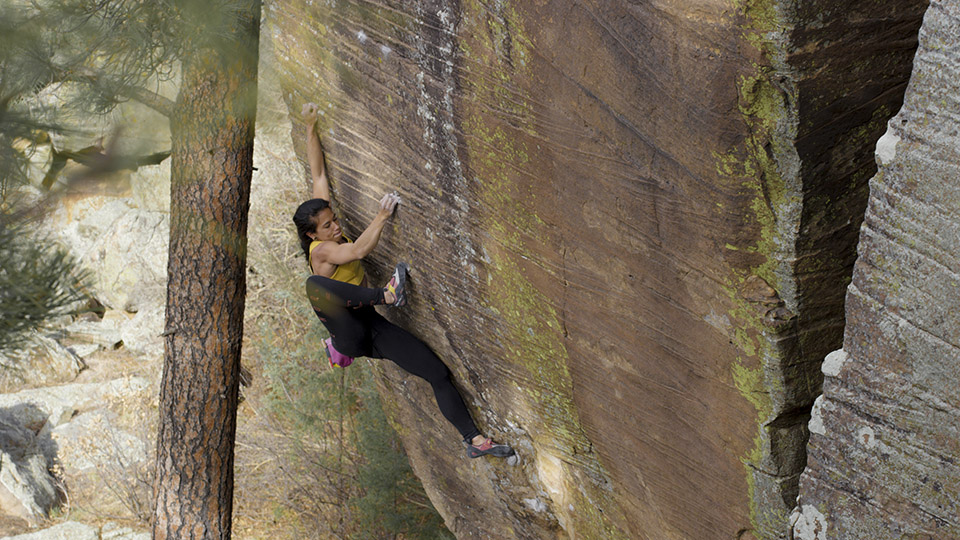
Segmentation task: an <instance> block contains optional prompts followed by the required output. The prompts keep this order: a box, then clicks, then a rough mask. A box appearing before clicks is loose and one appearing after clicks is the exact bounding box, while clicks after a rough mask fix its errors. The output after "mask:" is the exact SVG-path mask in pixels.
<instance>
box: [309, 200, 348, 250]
mask: <svg viewBox="0 0 960 540" xmlns="http://www.w3.org/2000/svg"><path fill="white" fill-rule="evenodd" d="M315 219H316V222H317V229H316V230H315V231H314V232H313V234H311V235H310V237H311V238H313V239H314V240H320V241H321V242H327V241H329V240H334V241H337V242H339V241H340V238H341V237H342V236H343V231H341V230H340V221H339V219H338V218H337V216H336V215H334V213H333V210H331V209H329V208H324V209H323V210H321V211H319V212H317V215H316V218H315Z"/></svg>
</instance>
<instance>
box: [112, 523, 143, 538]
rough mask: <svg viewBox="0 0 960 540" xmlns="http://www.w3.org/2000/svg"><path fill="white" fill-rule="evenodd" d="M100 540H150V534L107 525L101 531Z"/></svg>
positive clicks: (114, 524) (113, 524) (115, 525)
mask: <svg viewBox="0 0 960 540" xmlns="http://www.w3.org/2000/svg"><path fill="white" fill-rule="evenodd" d="M100 540H150V533H148V532H137V531H135V530H133V529H131V528H129V527H121V526H119V525H117V524H116V523H107V524H106V525H104V526H103V527H102V528H101V529H100Z"/></svg>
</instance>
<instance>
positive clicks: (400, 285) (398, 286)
mask: <svg viewBox="0 0 960 540" xmlns="http://www.w3.org/2000/svg"><path fill="white" fill-rule="evenodd" d="M409 270H410V267H409V266H408V265H407V263H405V262H402V263H398V264H397V268H396V269H394V271H393V276H392V277H391V278H390V282H389V283H387V290H388V291H390V292H392V293H393V294H394V296H396V297H397V300H396V301H395V302H394V303H393V304H391V306H393V307H402V306H404V305H406V303H407V272H408V271H409Z"/></svg>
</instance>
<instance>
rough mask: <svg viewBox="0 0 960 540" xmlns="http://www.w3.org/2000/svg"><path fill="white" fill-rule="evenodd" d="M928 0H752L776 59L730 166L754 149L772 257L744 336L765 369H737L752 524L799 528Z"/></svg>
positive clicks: (750, 161) (759, 275)
mask: <svg viewBox="0 0 960 540" xmlns="http://www.w3.org/2000/svg"><path fill="white" fill-rule="evenodd" d="M922 4H923V2H914V3H913V4H911V5H910V6H901V7H899V8H898V9H892V6H891V9H878V8H877V6H875V5H872V4H871V5H869V6H868V5H866V4H864V3H855V4H853V5H849V6H843V7H841V6H839V5H834V4H833V3H831V2H827V1H817V2H810V3H805V4H803V5H799V4H796V5H795V4H793V3H789V2H768V1H763V0H748V1H745V2H743V3H741V4H740V9H741V13H742V16H743V20H744V22H743V23H742V24H741V27H742V28H744V29H745V30H746V31H745V33H744V39H745V41H747V42H748V43H750V44H752V45H753V46H754V47H756V48H757V50H758V51H759V52H760V54H761V56H762V57H763V58H764V60H763V61H762V62H760V63H758V64H755V68H756V70H755V72H754V73H753V74H750V75H746V76H744V77H743V78H742V79H741V84H740V111H741V113H742V115H743V117H744V120H745V122H746V123H747V125H748V126H750V132H751V135H750V136H749V137H748V139H747V141H746V144H745V145H744V148H743V149H742V150H745V152H743V153H742V154H732V155H730V156H727V157H721V160H720V163H721V167H722V168H727V170H732V169H729V167H730V166H731V165H733V164H734V163H736V162H738V159H737V158H734V157H733V156H734V155H741V156H745V158H744V160H743V161H742V162H739V163H737V164H736V165H734V166H733V169H735V170H738V171H739V172H741V173H745V174H746V175H747V176H752V177H753V178H755V179H756V180H757V184H755V187H754V188H753V189H755V190H756V193H757V195H756V201H757V203H756V204H755V205H754V211H755V219H756V220H757V222H758V223H759V224H760V227H761V230H762V232H761V238H760V240H759V242H758V243H757V246H756V248H757V250H758V251H759V252H761V253H764V254H766V256H767V258H766V262H764V263H762V264H760V265H757V266H755V267H753V268H752V269H751V274H750V275H749V276H748V277H747V278H746V279H745V280H743V281H741V284H740V286H739V293H740V299H741V301H742V302H744V304H745V305H743V304H742V306H743V307H745V308H747V313H753V314H755V315H752V316H751V315H748V318H750V317H757V316H758V315H759V317H758V320H759V323H760V324H759V326H758V327H756V330H755V331H754V332H755V333H754V334H753V335H754V336H756V338H750V337H748V335H749V334H745V335H744V336H743V337H741V338H740V339H739V344H740V347H741V348H742V349H743V350H744V351H748V352H749V351H750V350H753V351H756V354H757V355H758V357H759V359H760V365H759V366H758V367H755V368H751V367H747V364H746V363H742V362H741V363H738V364H737V365H735V366H734V378H735V380H737V384H738V388H740V389H741V391H742V392H744V394H745V396H746V397H747V399H748V400H750V401H751V402H752V403H753V404H754V406H755V407H756V409H757V412H758V413H759V417H760V425H759V432H758V438H757V443H756V444H757V446H756V447H755V449H754V450H753V452H752V453H751V454H750V455H749V456H747V457H746V459H745V463H746V464H747V465H748V466H749V469H750V470H751V471H752V472H750V473H749V474H750V476H751V478H750V479H749V484H750V491H751V499H752V500H751V521H752V526H753V527H754V528H755V529H756V530H757V532H759V533H760V534H761V535H762V536H763V537H765V538H776V537H778V536H782V535H783V534H785V533H784V524H785V522H786V521H785V511H786V512H789V511H790V509H792V507H793V506H794V505H795V503H796V499H797V495H798V489H799V488H798V482H799V476H800V473H801V472H802V470H803V467H804V466H805V464H806V442H807V439H808V437H809V431H808V427H807V424H808V421H809V419H810V411H811V409H812V407H813V402H814V399H815V398H816V397H817V395H818V394H819V393H820V389H821V384H822V375H821V373H820V370H819V366H820V361H821V360H822V359H823V358H824V357H825V356H826V354H827V353H828V352H830V351H831V350H833V349H835V348H837V347H838V346H839V344H840V341H841V339H842V330H843V317H844V310H843V306H844V304H843V294H844V291H845V288H846V287H845V286H846V284H847V283H849V276H850V273H851V270H852V266H853V261H854V258H855V255H856V252H855V245H856V233H857V231H858V229H859V225H860V223H861V221H862V217H861V216H862V212H863V210H864V208H865V205H866V179H867V178H869V176H870V175H871V174H872V173H873V171H874V170H875V166H874V163H873V158H872V153H871V152H870V150H871V149H872V141H874V140H876V138H877V137H879V135H880V134H881V133H882V129H883V124H884V123H885V121H886V119H887V118H888V117H889V116H890V115H891V114H892V111H894V110H895V109H896V107H897V106H898V105H899V101H900V99H902V91H903V88H904V82H905V81H906V78H907V74H908V70H909V65H910V63H909V53H910V43H911V39H912V38H911V36H912V34H911V33H912V32H915V30H916V28H917V26H916V25H917V24H918V22H919V18H920V16H921V15H922V12H923V6H922ZM878 36H882V37H878ZM827 43H830V45H829V46H827V45H826V44H827ZM733 315H734V316H736V314H733ZM739 318H740V319H741V320H743V317H742V316H741V317H739ZM754 320H757V319H754Z"/></svg>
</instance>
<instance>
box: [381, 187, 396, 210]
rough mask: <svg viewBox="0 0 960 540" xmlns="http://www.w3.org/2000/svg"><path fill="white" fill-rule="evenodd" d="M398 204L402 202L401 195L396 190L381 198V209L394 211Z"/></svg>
mask: <svg viewBox="0 0 960 540" xmlns="http://www.w3.org/2000/svg"><path fill="white" fill-rule="evenodd" d="M398 204H400V196H399V195H397V192H395V191H394V192H393V193H387V194H386V195H384V196H383V198H382V199H380V209H381V210H383V211H386V212H393V210H394V209H395V208H396V207H397V205H398Z"/></svg>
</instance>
